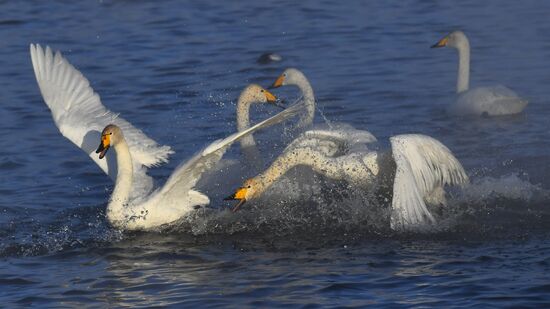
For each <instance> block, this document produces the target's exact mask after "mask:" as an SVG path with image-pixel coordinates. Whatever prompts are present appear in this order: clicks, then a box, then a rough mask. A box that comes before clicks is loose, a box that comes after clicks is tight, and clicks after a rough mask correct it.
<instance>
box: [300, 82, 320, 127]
mask: <svg viewBox="0 0 550 309" xmlns="http://www.w3.org/2000/svg"><path fill="white" fill-rule="evenodd" d="M296 86H298V88H299V89H300V91H301V92H302V95H303V97H304V103H305V106H306V111H307V113H306V114H304V115H303V116H302V117H301V118H300V122H299V123H298V126H299V127H305V126H309V125H311V124H312V123H313V118H314V117H315V95H314V94H313V88H312V87H311V84H310V83H309V81H308V80H307V78H306V77H305V76H304V77H303V78H301V79H299V80H298V82H297V83H296Z"/></svg>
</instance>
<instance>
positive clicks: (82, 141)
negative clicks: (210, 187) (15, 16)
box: [30, 44, 303, 230]
mask: <svg viewBox="0 0 550 309" xmlns="http://www.w3.org/2000/svg"><path fill="white" fill-rule="evenodd" d="M30 53H31V58H32V63H33V67H34V72H35V75H36V80H37V82H38V85H39V87H40V91H41V93H42V96H43V98H44V101H45V102H46V104H47V105H48V107H49V108H50V110H51V112H52V116H53V118H54V121H55V123H56V125H57V127H58V128H59V130H60V132H61V133H62V134H63V135H64V136H65V137H67V138H68V139H69V140H71V141H72V142H73V143H74V144H76V145H77V146H78V147H80V148H81V149H82V150H84V151H85V152H86V153H88V154H89V155H90V156H91V157H92V159H93V160H94V162H96V163H97V164H98V165H99V166H100V167H101V168H102V169H103V171H105V172H106V173H107V174H109V175H111V176H113V174H114V173H115V171H116V183H115V187H114V190H113V194H112V196H111V199H110V201H109V204H108V206H107V219H108V220H109V222H110V223H111V224H112V225H114V226H115V227H117V228H121V229H128V230H147V229H152V228H156V227H159V226H161V225H164V224H169V223H171V222H174V221H175V220H177V219H179V218H180V217H182V216H183V215H185V214H187V213H189V212H190V211H192V210H193V209H194V207H195V206H199V205H205V204H208V203H209V199H208V197H207V196H205V195H204V194H202V193H200V192H198V191H195V190H194V186H195V184H196V183H197V181H198V180H199V179H200V178H201V176H202V174H203V173H204V172H205V171H206V170H208V169H210V168H212V166H214V165H215V164H216V163H217V162H218V161H219V160H220V159H221V157H222V155H223V154H224V152H225V151H226V150H227V148H228V147H229V146H230V145H231V144H232V143H233V142H235V141H236V140H238V139H240V138H242V137H243V136H246V135H247V134H250V133H251V132H253V131H256V130H258V129H260V128H263V127H267V126H270V125H273V124H276V123H279V122H281V121H283V120H285V119H288V118H290V117H292V116H294V115H295V114H297V113H298V111H299V110H300V109H301V108H303V106H300V105H295V106H292V107H290V108H288V109H286V110H284V111H282V112H281V113H279V114H277V115H275V116H273V117H271V118H269V119H267V120H264V121H262V122H260V123H258V124H256V125H255V126H253V127H251V128H249V129H247V130H245V131H242V132H238V133H235V134H233V135H230V136H229V137H227V138H225V139H222V140H217V141H215V142H213V143H211V144H210V145H209V146H208V147H206V148H205V149H203V150H202V151H200V152H199V153H197V154H196V155H195V156H193V157H192V158H191V159H189V160H188V161H187V162H184V163H183V164H182V165H180V166H179V167H178V168H176V169H175V170H174V172H173V173H172V175H171V176H170V178H169V179H168V180H167V181H166V183H165V184H164V186H163V187H161V188H160V189H158V190H156V191H154V192H152V193H151V192H150V191H151V188H152V180H151V177H150V176H148V175H147V174H146V167H149V166H153V165H156V164H158V163H161V162H166V159H167V156H168V154H170V153H172V151H171V150H170V148H169V147H167V146H163V147H161V146H158V145H157V143H156V142H154V141H153V140H151V139H150V138H148V137H147V136H145V134H143V133H142V132H141V131H140V130H138V129H136V128H135V127H133V126H132V125H131V124H130V123H129V122H127V121H125V120H123V119H122V118H120V117H118V116H117V115H116V114H114V113H112V112H110V111H109V110H107V109H106V108H105V106H103V104H102V103H101V100H100V98H99V96H98V95H97V94H96V93H95V92H94V90H93V89H92V88H91V87H90V83H89V82H88V80H87V79H86V78H85V77H84V76H83V75H82V74H81V73H80V72H79V71H78V70H76V69H75V68H74V67H73V66H72V65H71V64H70V63H69V62H68V61H67V60H66V59H65V58H64V57H63V56H61V54H60V53H59V52H57V53H56V54H55V56H54V54H53V52H52V51H51V49H50V48H49V47H47V48H46V50H43V49H42V47H41V46H40V45H33V44H31V45H30ZM256 90H258V89H256ZM251 98H253V99H255V100H258V101H267V99H268V98H267V95H266V92H261V91H257V92H256V93H255V95H251ZM101 130H102V131H101ZM100 132H101V134H100ZM100 137H101V144H100V146H99V148H97V151H96V152H98V153H100V155H99V157H97V155H94V154H93V153H92V152H93V151H94V148H95V147H93V146H92V144H96V145H97V141H98V140H100ZM109 147H113V149H114V150H115V153H116V163H115V162H114V161H115V158H113V157H112V156H110V154H107V156H106V157H105V155H106V153H107V150H108V149H109ZM104 157H105V158H106V159H107V160H101V159H103V158H104ZM106 161H107V163H106Z"/></svg>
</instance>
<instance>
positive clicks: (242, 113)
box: [237, 93, 256, 148]
mask: <svg viewBox="0 0 550 309" xmlns="http://www.w3.org/2000/svg"><path fill="white" fill-rule="evenodd" d="M250 105H252V101H251V100H250V99H249V98H248V96H247V95H246V93H243V94H241V96H240V97H239V100H238V102H237V131H239V132H241V131H244V130H246V129H248V128H249V127H250ZM240 142H241V147H243V148H244V147H250V146H254V145H256V142H255V141H254V137H253V136H252V134H248V135H247V136H245V137H243V138H242V139H241V141H240Z"/></svg>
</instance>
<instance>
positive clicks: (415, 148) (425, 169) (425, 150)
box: [390, 134, 468, 230]
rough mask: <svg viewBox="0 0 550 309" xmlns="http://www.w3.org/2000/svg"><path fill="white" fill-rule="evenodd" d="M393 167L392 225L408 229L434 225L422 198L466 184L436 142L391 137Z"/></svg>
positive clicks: (461, 172) (460, 170)
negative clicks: (444, 188)
mask: <svg viewBox="0 0 550 309" xmlns="http://www.w3.org/2000/svg"><path fill="white" fill-rule="evenodd" d="M390 142H391V145H392V155H393V159H394V161H395V165H396V171H395V179H394V184H393V200H392V216H391V226H392V228H393V229H397V230H409V229H414V228H419V227H422V226H423V225H424V224H425V223H433V222H434V218H433V217H432V215H431V214H430V212H429V211H428V209H427V208H426V204H425V202H424V199H425V197H426V195H428V194H430V193H431V192H432V191H433V190H434V189H436V188H440V187H443V186H445V185H457V184H464V183H467V182H468V176H467V175H466V172H465V171H464V168H463V167H462V165H461V164H460V162H458V160H457V159H456V158H455V157H454V155H453V154H452V152H451V151H450V150H449V149H448V148H447V147H445V145H443V144H441V143H440V142H439V141H437V140H436V139H433V138H431V137H429V136H425V135H417V134H406V135H397V136H394V137H392V138H390Z"/></svg>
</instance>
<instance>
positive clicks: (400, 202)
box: [226, 130, 468, 230]
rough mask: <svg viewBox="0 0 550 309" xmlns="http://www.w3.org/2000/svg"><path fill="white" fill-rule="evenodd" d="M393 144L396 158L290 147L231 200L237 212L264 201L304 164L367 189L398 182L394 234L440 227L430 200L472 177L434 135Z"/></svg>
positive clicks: (399, 139)
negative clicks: (283, 178) (251, 202)
mask: <svg viewBox="0 0 550 309" xmlns="http://www.w3.org/2000/svg"><path fill="white" fill-rule="evenodd" d="M358 131H359V130H358ZM367 133H368V132H367ZM368 134H370V133H368ZM335 138H336V137H335ZM342 142H345V139H343V140H342ZM390 142H391V145H392V151H391V155H390V154H388V153H379V152H376V151H372V150H364V151H357V152H350V153H347V154H345V155H342V156H329V155H328V154H327V153H323V152H321V151H318V149H317V147H316V148H308V147H293V146H292V145H290V147H288V148H287V149H286V150H285V152H284V153H283V154H282V155H281V156H280V157H278V158H277V159H276V160H275V162H273V164H272V165H271V166H270V167H269V168H268V169H267V170H266V171H264V172H263V173H261V174H260V175H258V176H256V177H254V178H252V179H249V180H247V181H245V183H244V185H243V186H242V187H241V188H239V189H237V190H236V192H235V193H234V194H232V195H231V196H229V197H228V198H226V199H228V200H239V203H238V204H237V205H236V206H235V207H234V210H235V211H236V210H238V209H239V207H241V206H242V205H243V204H244V203H245V202H246V201H249V200H252V199H254V198H257V197H259V196H260V195H261V194H262V193H263V192H265V190H267V189H268V188H269V187H270V186H271V185H272V184H273V183H274V182H275V181H277V179H279V178H280V177H281V176H282V175H284V174H285V173H286V172H287V171H289V170H290V169H292V168H293V167H295V166H299V165H302V166H308V167H310V168H312V169H313V170H314V171H315V172H317V173H319V174H322V175H324V176H326V177H328V178H331V179H336V180H345V181H348V182H349V183H351V184H354V185H356V186H358V187H363V188H369V187H377V186H384V182H385V181H388V180H392V179H393V184H390V186H391V185H393V199H392V212H391V227H392V229H394V230H415V229H422V228H423V227H425V225H426V224H428V223H434V222H435V220H434V218H433V216H432V215H431V213H430V212H429V211H428V209H427V207H426V203H425V201H426V200H429V201H431V202H432V203H439V204H444V203H445V196H444V191H443V187H444V186H445V185H460V184H464V183H467V182H468V176H467V175H466V173H465V171H464V169H463V167H462V165H461V164H460V162H459V161H458V160H457V159H456V158H455V157H454V156H453V154H452V153H451V151H450V150H449V149H448V148H447V147H445V146H444V145H443V144H441V143H440V142H439V141H437V140H435V139H433V138H431V137H429V136H425V135H416V134H407V135H398V136H394V137H392V138H390Z"/></svg>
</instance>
